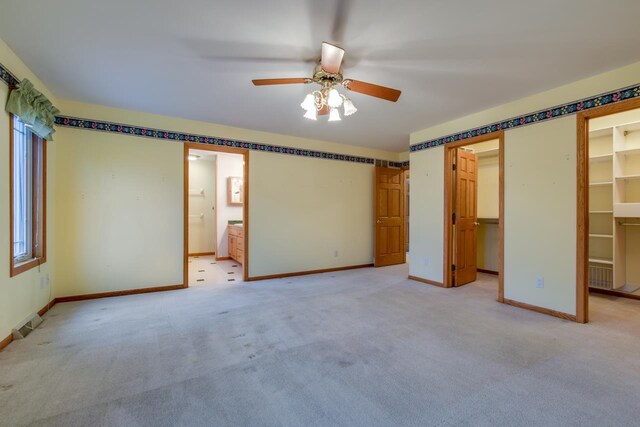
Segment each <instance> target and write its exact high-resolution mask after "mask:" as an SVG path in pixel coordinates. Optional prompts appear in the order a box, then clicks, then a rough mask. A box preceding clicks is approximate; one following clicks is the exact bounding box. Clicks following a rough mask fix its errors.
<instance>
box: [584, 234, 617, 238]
mask: <svg viewBox="0 0 640 427" xmlns="http://www.w3.org/2000/svg"><path fill="white" fill-rule="evenodd" d="M589 237H595V238H598V239H613V234H589Z"/></svg>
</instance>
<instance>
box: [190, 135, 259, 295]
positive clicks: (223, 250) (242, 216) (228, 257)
mask: <svg viewBox="0 0 640 427" xmlns="http://www.w3.org/2000/svg"><path fill="white" fill-rule="evenodd" d="M248 169H249V153H248V150H242V149H236V148H231V147H218V146H210V145H206V144H185V145H184V200H183V203H184V265H183V268H184V287H189V286H200V285H216V284H222V283H227V284H229V283H234V284H235V283H240V282H242V281H246V280H247V279H248V272H249V250H248V249H249V247H248V237H249V232H248V230H249V222H248V219H249V215H248V209H249V207H248V205H249V203H248V202H249V199H248V196H249V192H248Z"/></svg>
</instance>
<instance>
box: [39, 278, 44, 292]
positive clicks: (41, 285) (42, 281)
mask: <svg viewBox="0 0 640 427" xmlns="http://www.w3.org/2000/svg"><path fill="white" fill-rule="evenodd" d="M40 289H44V276H40Z"/></svg>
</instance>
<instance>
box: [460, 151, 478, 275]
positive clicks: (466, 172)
mask: <svg viewBox="0 0 640 427" xmlns="http://www.w3.org/2000/svg"><path fill="white" fill-rule="evenodd" d="M455 176H456V179H455V198H456V202H455V213H456V224H455V233H456V250H455V253H454V264H455V266H456V269H455V285H456V286H461V285H464V284H467V283H470V282H473V281H475V280H476V279H477V250H478V247H477V241H478V230H477V224H478V223H477V221H478V218H477V208H478V186H477V184H478V159H477V156H476V155H475V154H473V153H470V152H468V151H465V150H462V149H457V150H456V173H455Z"/></svg>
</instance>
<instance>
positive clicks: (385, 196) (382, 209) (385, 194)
mask: <svg viewBox="0 0 640 427" xmlns="http://www.w3.org/2000/svg"><path fill="white" fill-rule="evenodd" d="M377 191H378V216H379V217H384V218H386V217H388V216H389V211H388V209H389V191H388V190H387V189H386V188H380V189H378V190H377Z"/></svg>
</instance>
